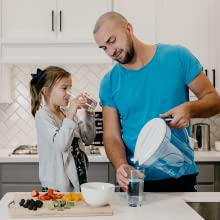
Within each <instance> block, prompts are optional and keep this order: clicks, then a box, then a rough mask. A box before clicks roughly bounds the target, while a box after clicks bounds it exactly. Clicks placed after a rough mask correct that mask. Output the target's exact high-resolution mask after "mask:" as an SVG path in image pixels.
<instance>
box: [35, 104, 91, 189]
mask: <svg viewBox="0 0 220 220" xmlns="http://www.w3.org/2000/svg"><path fill="white" fill-rule="evenodd" d="M35 123H36V130H37V145H38V153H39V178H40V181H41V185H42V187H48V188H52V189H55V190H59V191H61V192H70V191H79V190H80V187H79V181H78V176H77V171H76V166H75V161H74V159H73V156H72V154H71V147H70V146H71V144H72V140H73V138H74V137H78V138H80V141H79V145H80V147H82V144H83V142H84V143H86V144H90V143H92V141H93V140H94V138H95V119H94V114H91V113H88V112H86V111H85V110H83V109H80V110H78V111H77V115H76V117H75V118H74V120H70V119H68V118H64V120H63V121H61V120H59V119H58V118H56V117H55V115H53V114H52V113H51V112H50V111H49V110H48V108H47V107H46V106H44V107H42V108H41V109H39V110H38V111H37V113H36V115H35Z"/></svg>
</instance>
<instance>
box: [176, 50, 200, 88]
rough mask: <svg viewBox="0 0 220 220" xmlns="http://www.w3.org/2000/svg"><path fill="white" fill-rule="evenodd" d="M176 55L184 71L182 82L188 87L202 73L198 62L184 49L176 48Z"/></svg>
mask: <svg viewBox="0 0 220 220" xmlns="http://www.w3.org/2000/svg"><path fill="white" fill-rule="evenodd" d="M178 55H179V58H180V62H181V64H182V67H183V70H184V80H185V83H186V84H187V85H188V84H189V83H191V82H192V81H193V80H194V79H195V78H196V76H197V75H198V74H199V73H200V72H201V71H202V69H203V67H202V65H201V64H200V62H199V60H198V59H197V58H196V57H195V56H194V55H193V54H192V53H191V52H190V51H189V50H188V49H187V48H185V47H182V46H178Z"/></svg>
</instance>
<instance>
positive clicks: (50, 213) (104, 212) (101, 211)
mask: <svg viewBox="0 0 220 220" xmlns="http://www.w3.org/2000/svg"><path fill="white" fill-rule="evenodd" d="M21 199H25V200H26V199H32V197H31V195H30V193H21V194H17V195H15V197H14V203H12V204H11V205H10V206H9V207H8V212H9V216H10V217H27V218H28V217H31V218H32V217H59V216H60V217H64V216H69V217H70V216H108V215H113V209H112V207H111V205H110V204H109V205H107V206H102V207H97V208H94V207H90V206H88V205H87V204H86V203H85V202H84V201H80V202H75V206H73V207H71V208H70V209H64V210H63V211H57V210H49V209H48V204H49V203H51V202H52V201H43V203H44V204H43V206H42V207H41V208H38V209H37V210H36V211H33V210H29V209H27V208H24V207H22V206H20V205H19V202H20V200H21Z"/></svg>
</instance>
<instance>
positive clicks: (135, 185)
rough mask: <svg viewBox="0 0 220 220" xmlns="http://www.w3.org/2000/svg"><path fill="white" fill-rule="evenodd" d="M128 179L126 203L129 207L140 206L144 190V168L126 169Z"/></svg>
mask: <svg viewBox="0 0 220 220" xmlns="http://www.w3.org/2000/svg"><path fill="white" fill-rule="evenodd" d="M128 180H129V184H128V191H127V199H128V205H129V206H131V207H138V206H141V204H142V199H143V190H144V168H140V167H138V168H130V169H128Z"/></svg>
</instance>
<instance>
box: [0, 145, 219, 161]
mask: <svg viewBox="0 0 220 220" xmlns="http://www.w3.org/2000/svg"><path fill="white" fill-rule="evenodd" d="M12 151H13V149H10V148H9V149H7V148H6V149H0V163H34V162H38V161H39V160H38V155H11V156H9V155H10V154H11V153H12ZM100 152H101V155H100V156H96V155H94V156H88V159H89V162H109V159H108V158H107V156H106V153H105V149H104V147H100ZM194 152H195V161H196V162H220V152H219V151H215V150H212V151H194Z"/></svg>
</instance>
